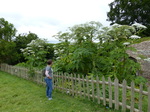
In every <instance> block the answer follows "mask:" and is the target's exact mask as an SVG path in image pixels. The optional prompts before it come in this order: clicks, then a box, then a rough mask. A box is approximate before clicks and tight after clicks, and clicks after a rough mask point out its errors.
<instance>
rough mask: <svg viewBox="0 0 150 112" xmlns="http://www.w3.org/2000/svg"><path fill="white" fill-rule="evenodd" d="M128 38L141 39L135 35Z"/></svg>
mask: <svg viewBox="0 0 150 112" xmlns="http://www.w3.org/2000/svg"><path fill="white" fill-rule="evenodd" d="M129 38H130V39H139V38H141V37H139V36H137V35H132V36H130V37H129Z"/></svg>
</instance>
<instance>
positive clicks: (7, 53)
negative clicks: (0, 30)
mask: <svg viewBox="0 0 150 112" xmlns="http://www.w3.org/2000/svg"><path fill="white" fill-rule="evenodd" d="M15 47H16V44H15V43H14V42H8V41H6V40H3V39H1V40H0V63H8V64H15V63H16V61H17V59H18V53H17V51H16V49H15Z"/></svg>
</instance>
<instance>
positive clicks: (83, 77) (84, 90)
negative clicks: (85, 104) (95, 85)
mask: <svg viewBox="0 0 150 112" xmlns="http://www.w3.org/2000/svg"><path fill="white" fill-rule="evenodd" d="M84 82H85V81H84V76H83V75H82V84H83V95H84V98H85V83H84Z"/></svg>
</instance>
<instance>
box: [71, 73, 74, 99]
mask: <svg viewBox="0 0 150 112" xmlns="http://www.w3.org/2000/svg"><path fill="white" fill-rule="evenodd" d="M71 82H72V96H74V81H73V75H72V74H71Z"/></svg>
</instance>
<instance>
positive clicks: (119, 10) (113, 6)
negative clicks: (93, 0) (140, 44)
mask: <svg viewBox="0 0 150 112" xmlns="http://www.w3.org/2000/svg"><path fill="white" fill-rule="evenodd" d="M149 5H150V1H149V0H126V1H125V0H115V1H113V2H112V3H110V4H109V7H110V11H109V12H108V13H107V16H108V19H107V20H108V21H111V24H114V23H118V24H122V25H131V24H133V23H135V22H137V23H140V24H143V25H145V26H147V28H148V29H147V30H145V31H144V32H143V34H144V35H146V36H150V33H149V29H150V21H149V20H150V7H149Z"/></svg>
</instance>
